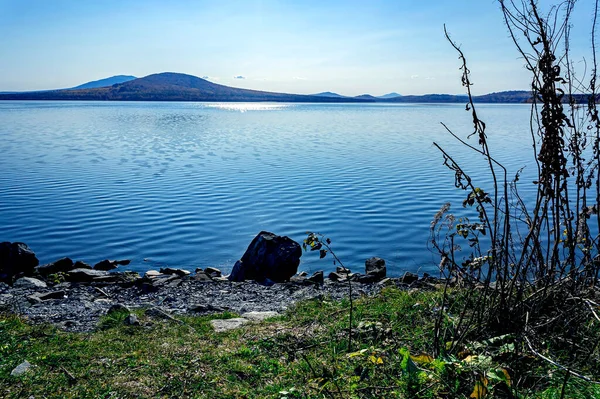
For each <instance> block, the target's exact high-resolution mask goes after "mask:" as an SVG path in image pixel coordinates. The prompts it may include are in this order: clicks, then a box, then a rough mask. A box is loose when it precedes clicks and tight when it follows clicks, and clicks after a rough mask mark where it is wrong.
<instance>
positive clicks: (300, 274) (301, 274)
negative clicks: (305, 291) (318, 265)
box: [298, 271, 308, 277]
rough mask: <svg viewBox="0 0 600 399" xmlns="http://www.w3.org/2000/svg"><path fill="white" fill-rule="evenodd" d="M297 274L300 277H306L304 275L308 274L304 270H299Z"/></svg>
mask: <svg viewBox="0 0 600 399" xmlns="http://www.w3.org/2000/svg"><path fill="white" fill-rule="evenodd" d="M298 276H300V277H306V276H308V273H307V272H305V271H301V272H300V273H298Z"/></svg>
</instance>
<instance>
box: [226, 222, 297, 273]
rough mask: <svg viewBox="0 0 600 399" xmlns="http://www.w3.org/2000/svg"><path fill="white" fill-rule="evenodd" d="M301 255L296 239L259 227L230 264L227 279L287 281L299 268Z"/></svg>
mask: <svg viewBox="0 0 600 399" xmlns="http://www.w3.org/2000/svg"><path fill="white" fill-rule="evenodd" d="M301 256H302V249H301V248H300V244H298V243H297V242H296V241H294V240H292V239H291V238H289V237H286V236H283V237H282V236H278V235H275V234H273V233H269V232H267V231H261V232H260V233H259V234H258V235H257V236H256V237H254V239H253V240H252V242H251V243H250V245H249V246H248V249H247V250H246V252H245V253H244V256H242V259H240V260H238V261H237V262H236V263H235V265H234V266H233V270H232V271H231V274H230V275H229V280H231V281H244V280H256V281H260V282H264V281H269V280H270V281H274V282H283V281H287V280H289V279H290V278H291V277H292V276H293V275H294V274H296V272H297V271H298V265H299V264H300V257H301Z"/></svg>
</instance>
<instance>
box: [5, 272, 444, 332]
mask: <svg viewBox="0 0 600 399" xmlns="http://www.w3.org/2000/svg"><path fill="white" fill-rule="evenodd" d="M112 274H114V275H115V276H122V274H123V273H112ZM166 276H168V277H166ZM166 276H165V277H163V275H161V276H160V277H155V278H154V279H155V280H154V281H152V280H151V279H149V278H147V277H140V278H139V279H136V280H135V281H134V282H133V283H132V282H126V283H123V282H114V283H107V282H62V283H58V284H54V285H50V284H46V286H45V287H44V286H42V285H41V284H39V282H41V281H40V280H37V279H33V278H27V277H25V278H22V279H20V280H22V281H20V280H17V282H15V284H14V285H13V286H12V287H11V286H9V285H8V284H5V283H0V312H2V311H4V312H10V313H15V314H18V315H21V316H23V317H25V318H26V319H28V320H29V321H30V322H31V323H34V324H44V323H50V324H53V325H55V326H57V327H58V328H60V329H62V330H65V331H72V332H89V331H93V330H94V329H96V328H97V326H98V321H99V319H100V317H101V316H103V315H106V314H107V313H108V312H109V311H110V310H111V308H112V309H115V308H118V307H123V306H124V307H126V308H128V309H130V310H133V309H137V308H142V309H146V312H147V313H148V314H150V315H153V316H155V317H159V318H169V317H170V315H203V314H211V313H220V312H224V311H231V312H234V313H240V314H242V313H246V312H253V311H260V312H265V311H274V312H278V313H281V312H283V311H285V310H286V309H288V308H290V307H291V306H292V305H294V303H296V302H298V301H301V300H306V299H313V298H321V299H327V298H330V299H332V300H335V299H341V298H343V297H347V296H348V284H349V282H347V281H346V282H339V281H332V280H329V279H326V280H325V281H324V282H323V284H318V283H306V282H303V280H302V279H296V281H290V282H287V283H277V284H273V285H271V286H265V285H261V284H259V283H257V282H255V281H244V282H231V281H228V280H225V279H223V280H212V281H199V280H195V279H194V278H193V276H184V277H180V276H177V275H166ZM128 278H129V277H128ZM24 279H25V280H24ZM33 280H36V281H33ZM409 280H412V281H411V283H410V284H407V283H405V282H403V281H409ZM305 281H308V280H305ZM350 284H352V291H353V296H354V297H360V296H364V295H374V294H376V293H378V292H379V291H380V290H381V289H382V288H383V287H385V286H396V287H400V288H403V289H409V288H411V287H412V288H420V289H423V288H425V289H427V288H430V289H433V288H434V285H435V284H433V282H432V281H431V280H430V278H425V279H419V280H414V279H413V278H412V277H409V278H408V279H407V280H403V278H389V279H385V280H382V281H381V282H378V283H358V282H350ZM150 286H151V287H154V288H156V289H151V290H149V289H148V288H149V287H150Z"/></svg>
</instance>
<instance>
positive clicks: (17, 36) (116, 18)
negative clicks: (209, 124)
mask: <svg viewBox="0 0 600 399" xmlns="http://www.w3.org/2000/svg"><path fill="white" fill-rule="evenodd" d="M550 3H552V2H551V1H550V0H542V1H541V4H542V5H546V4H550ZM592 6H593V1H592V0H581V1H580V2H579V4H578V6H577V9H576V13H575V15H574V19H573V26H574V27H573V32H572V38H573V41H574V44H573V50H574V52H575V54H576V55H578V56H580V55H581V54H584V53H586V52H589V49H590V37H589V33H588V31H589V28H590V26H591V10H592ZM444 23H445V24H446V25H447V27H448V30H449V31H450V32H451V34H452V37H453V38H454V39H455V40H456V41H457V42H458V43H460V44H461V45H462V49H463V50H464V51H465V53H466V54H467V58H468V61H469V65H470V69H471V71H472V79H473V81H474V82H475V86H474V88H473V89H474V91H475V93H476V94H483V93H487V92H492V91H502V90H511V89H527V88H528V85H529V77H528V74H527V72H526V71H525V70H524V69H523V60H521V59H519V55H518V54H517V52H516V50H515V48H514V46H513V45H512V42H511V40H510V38H509V36H508V31H507V29H506V27H505V26H504V23H503V20H502V15H501V12H500V9H499V5H498V3H497V2H495V1H493V0H452V1H451V0H418V1H417V0H368V1H367V0H356V1H355V0H345V1H337V0H327V1H326V0H320V1H313V0H306V1H300V0H294V1H292V0H287V1H285V0H242V1H233V0H227V1H225V0H223V1H217V0H214V1H203V0H171V1H158V0H104V1H93V0H0V37H1V38H2V39H1V40H0V91H9V90H36V89H52V88H62V87H72V86H75V85H78V84H80V83H83V82H87V81H90V80H96V79H101V78H105V77H108V76H112V75H120V74H126V75H135V76H138V77H141V76H146V75H149V74H152V73H157V72H167V71H169V72H181V73H187V74H191V75H196V76H200V77H204V76H207V77H208V79H209V80H212V81H214V82H216V83H221V84H225V85H230V86H235V87H243V88H251V89H257V90H268V91H278V92H292V93H316V92H321V91H334V92H338V93H341V94H345V95H359V94H363V93H370V94H373V95H381V94H385V93H388V92H391V91H395V92H398V93H401V94H425V93H462V92H463V89H462V88H461V86H460V72H459V70H458V67H459V61H458V59H457V56H456V54H455V52H454V50H453V49H452V48H451V47H450V45H449V44H448V43H447V42H446V41H445V39H444V35H443V25H444Z"/></svg>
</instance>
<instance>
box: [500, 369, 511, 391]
mask: <svg viewBox="0 0 600 399" xmlns="http://www.w3.org/2000/svg"><path fill="white" fill-rule="evenodd" d="M500 370H502V373H503V374H504V376H505V377H506V381H504V382H505V383H506V385H508V386H509V387H510V386H512V385H511V380H510V374H508V370H506V369H500Z"/></svg>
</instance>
